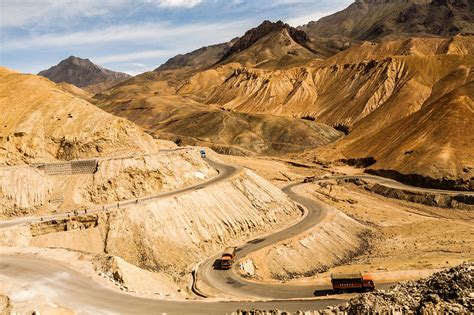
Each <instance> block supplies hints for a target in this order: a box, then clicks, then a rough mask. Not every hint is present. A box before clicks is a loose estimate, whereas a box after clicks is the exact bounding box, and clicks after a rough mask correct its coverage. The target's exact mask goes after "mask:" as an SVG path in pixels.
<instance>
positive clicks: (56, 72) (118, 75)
mask: <svg viewBox="0 0 474 315" xmlns="http://www.w3.org/2000/svg"><path fill="white" fill-rule="evenodd" d="M38 74H39V75H41V76H43V77H46V78H48V79H50V80H51V81H54V82H56V83H61V82H66V83H71V84H74V85H75V86H78V87H80V88H85V89H87V88H88V87H89V86H92V85H97V84H100V83H103V84H104V86H103V87H102V88H109V87H111V86H113V85H114V84H117V83H118V82H120V81H123V80H126V79H128V78H130V77H131V76H130V75H128V74H126V73H122V72H115V71H111V70H107V69H104V68H102V67H101V66H98V65H95V64H93V63H92V62H91V61H90V60H89V59H82V58H78V57H74V56H70V57H69V58H67V59H64V60H62V61H61V62H60V63H58V64H57V65H56V66H53V67H51V68H49V69H48V70H43V71H41V72H40V73H38ZM97 90H98V89H97V88H95V90H94V91H92V92H97Z"/></svg>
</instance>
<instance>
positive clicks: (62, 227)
mask: <svg viewBox="0 0 474 315" xmlns="http://www.w3.org/2000/svg"><path fill="white" fill-rule="evenodd" d="M300 215H301V211H300V210H299V209H298V208H297V207H296V205H295V204H294V203H293V202H292V201H291V200H290V199H289V198H288V197H287V196H286V195H285V194H284V193H283V192H282V191H281V190H280V189H278V188H276V187H275V186H273V185H271V184H270V183H268V182H267V181H265V180H263V179H262V178H260V177H259V176H257V175H255V174H254V173H252V172H250V171H244V172H242V173H241V174H239V175H236V176H235V177H234V178H232V179H231V180H229V181H226V182H222V183H218V184H215V185H213V186H211V187H206V188H202V189H199V190H196V191H194V192H192V193H188V194H184V195H181V196H177V197H174V198H166V199H159V200H153V201H149V202H143V203H139V204H136V205H131V206H129V207H128V208H123V209H119V210H116V211H109V212H108V213H106V212H102V213H100V214H91V215H84V216H80V217H74V218H70V219H65V220H56V221H51V222H39V223H36V224H33V225H32V226H31V229H30V233H31V236H30V240H29V245H31V246H36V247H51V248H53V247H54V248H68V249H72V250H77V251H84V252H91V253H96V254H108V255H113V256H118V257H120V258H123V259H124V260H125V261H126V262H128V263H131V264H133V265H135V266H137V267H140V268H142V269H146V270H148V271H152V272H155V273H157V274H159V275H163V276H165V278H166V277H167V278H169V279H172V280H170V281H173V282H174V283H180V285H182V287H185V286H186V285H187V284H188V283H187V280H189V279H187V277H189V274H190V271H191V269H192V268H193V267H194V265H195V264H196V263H198V262H199V261H200V260H202V259H204V258H206V257H209V256H211V255H212V254H214V253H215V252H217V251H220V250H221V249H222V248H224V247H226V246H228V245H237V244H239V243H241V242H243V241H245V240H247V239H249V238H252V237H255V236H257V235H260V234H264V233H268V232H270V231H272V230H274V229H278V228H282V227H284V226H286V225H287V224H288V222H293V221H295V220H297V218H298V217H299V216H300ZM22 232H24V231H22ZM12 233H15V235H17V234H18V233H19V231H18V230H15V229H14V230H13V231H12ZM6 236H8V235H6ZM6 238H7V237H6ZM8 239H10V240H11V242H9V244H8V245H23V246H24V245H25V244H24V243H25V242H24V241H25V239H22V240H21V241H22V243H21V244H15V243H14V238H13V237H9V238H8Z"/></svg>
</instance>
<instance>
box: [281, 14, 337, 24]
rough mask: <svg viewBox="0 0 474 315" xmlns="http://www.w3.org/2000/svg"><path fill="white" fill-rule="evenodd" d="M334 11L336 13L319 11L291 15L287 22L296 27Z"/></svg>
mask: <svg viewBox="0 0 474 315" xmlns="http://www.w3.org/2000/svg"><path fill="white" fill-rule="evenodd" d="M332 13H334V11H317V12H312V13H311V14H306V15H301V16H295V17H290V18H289V19H286V20H285V22H286V23H288V24H290V25H291V26H294V27H296V26H300V25H303V24H307V23H308V22H311V21H317V20H319V19H320V18H322V17H325V16H328V15H330V14H332Z"/></svg>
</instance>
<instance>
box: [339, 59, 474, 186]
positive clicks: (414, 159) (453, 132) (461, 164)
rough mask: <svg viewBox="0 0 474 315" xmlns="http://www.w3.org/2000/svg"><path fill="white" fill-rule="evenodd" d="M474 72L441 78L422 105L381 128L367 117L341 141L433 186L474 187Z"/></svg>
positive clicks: (385, 169) (381, 169)
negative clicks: (372, 124)
mask: <svg viewBox="0 0 474 315" xmlns="http://www.w3.org/2000/svg"><path fill="white" fill-rule="evenodd" d="M473 98H474V73H473V72H472V68H467V67H460V68H458V69H456V70H455V71H453V72H452V73H449V74H448V75H446V76H445V77H444V78H442V79H441V80H439V81H438V82H437V83H436V84H435V85H434V87H433V90H432V92H431V95H430V97H429V98H428V99H427V100H426V101H425V102H424V104H423V105H422V107H421V108H420V110H418V111H416V112H414V113H413V114H411V115H408V116H406V117H404V118H402V119H400V120H397V121H395V122H393V123H392V124H389V125H387V126H386V127H383V128H379V129H377V130H371V131H370V132H366V131H365V130H364V129H365V127H366V126H368V125H370V124H371V122H372V121H374V120H376V119H377V118H378V117H377V116H379V115H377V113H375V112H374V115H373V116H374V117H367V118H366V120H365V121H362V122H361V123H360V124H359V125H358V126H356V127H355V128H354V133H353V134H350V135H349V136H348V137H347V138H346V139H344V140H343V141H341V142H340V143H338V144H337V145H336V147H337V148H338V149H340V150H342V152H343V153H344V154H345V155H346V156H347V157H350V158H367V157H372V158H374V159H375V161H376V163H375V164H373V165H372V166H370V168H369V169H370V170H371V171H373V172H375V173H378V174H382V175H385V176H390V177H394V178H397V179H400V180H403V181H407V182H410V183H415V184H418V185H422V186H428V187H451V188H457V189H466V190H468V189H470V190H473V189H474V180H473V177H474V162H473V161H474V149H473V147H472V144H473V143H474V101H473Z"/></svg>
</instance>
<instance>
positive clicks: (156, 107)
mask: <svg viewBox="0 0 474 315" xmlns="http://www.w3.org/2000/svg"><path fill="white" fill-rule="evenodd" d="M281 32H283V33H285V32H286V33H285V34H286V35H288V34H290V35H288V36H290V37H291V38H292V41H290V42H289V46H288V47H292V45H299V46H298V47H303V48H304V47H305V46H304V45H303V46H301V43H303V42H304V41H306V40H307V38H306V37H305V36H304V35H303V34H304V33H301V32H300V31H299V32H296V31H291V29H288V28H287V27H285V26H284V25H283V24H279V23H273V24H269V23H268V22H267V23H263V24H262V25H260V26H259V27H257V28H255V29H252V30H250V31H249V32H247V33H246V34H245V35H244V36H242V37H241V38H240V39H239V40H237V41H236V42H235V43H234V45H236V46H235V47H234V46H232V47H234V48H232V47H231V48H228V49H229V50H228V53H227V54H225V55H224V56H223V57H222V59H221V60H220V62H219V63H218V64H216V65H213V66H211V67H210V68H209V69H202V70H197V69H196V68H193V70H192V71H191V70H189V69H190V68H189V67H188V66H183V67H182V68H175V69H172V68H171V69H169V68H166V69H167V70H166V71H165V70H159V69H157V70H156V71H154V72H150V73H146V74H143V75H140V76H138V77H137V78H134V79H133V80H130V81H128V82H126V83H123V84H120V85H118V86H116V87H114V88H112V89H110V90H108V91H104V92H103V93H102V94H100V95H96V96H95V97H94V100H93V101H94V103H95V104H96V105H98V106H99V107H100V108H102V109H105V110H106V111H108V112H111V113H113V114H115V115H119V116H122V117H125V118H128V119H131V120H132V121H134V122H136V123H137V124H139V125H141V126H143V127H145V128H146V129H147V130H149V131H150V132H151V133H152V134H153V136H155V137H157V138H164V139H167V140H173V141H177V142H178V143H184V144H200V145H207V146H210V147H213V148H215V149H217V150H218V151H219V152H223V153H228V154H234V155H245V154H246V155H251V154H255V153H256V154H260V155H276V154H278V155H285V154H289V153H290V154H295V153H301V154H302V156H303V157H304V158H305V159H306V161H309V162H314V161H319V162H321V161H322V162H334V161H339V160H343V161H347V160H360V159H364V160H366V161H367V163H368V164H372V165H370V169H371V170H372V171H373V172H374V173H377V174H382V175H383V176H389V177H392V178H395V179H397V180H401V181H404V182H406V183H409V184H413V185H419V186H425V187H437V188H451V189H459V190H470V189H472V188H471V178H472V176H473V175H472V171H471V170H472V169H473V168H474V166H473V165H472V163H471V161H472V160H473V158H474V157H473V155H472V150H470V146H469V143H471V142H472V141H473V139H472V135H473V134H474V132H473V130H472V126H473V125H474V123H473V121H472V117H474V115H472V95H473V87H472V82H473V77H472V71H471V69H472V66H473V65H474V60H473V58H472V51H473V48H472V47H474V45H473V36H472V35H460V34H457V35H455V36H452V37H449V38H439V37H436V38H426V37H425V38H424V37H409V38H402V39H396V40H389V39H387V40H384V41H381V42H364V43H361V44H357V45H353V46H352V47H350V48H348V49H347V50H344V51H342V52H339V53H337V54H335V52H333V53H328V54H325V55H324V56H319V57H316V56H312V57H308V58H306V57H304V54H302V53H298V56H299V57H301V58H302V59H299V60H300V61H298V62H299V64H298V65H296V64H294V63H293V61H288V62H286V61H282V60H286V59H281V58H282V57H281V56H282V54H283V53H282V51H284V49H287V48H288V47H287V46H285V44H283V43H280V41H279V40H276V39H275V36H277V37H278V36H280V35H278V34H282V33H281ZM286 35H285V36H286ZM269 38H271V39H269ZM308 40H309V39H308ZM308 43H309V42H308ZM313 44H315V42H311V45H313ZM308 45H309V44H308ZM262 47H265V49H263V48H262ZM278 47H280V48H281V49H283V50H282V51H280V50H278V49H277V48H278ZM308 47H309V46H308ZM275 49H277V50H275ZM304 49H306V48H304ZM259 51H265V52H274V51H278V53H272V54H270V53H269V54H268V55H265V56H260V55H258V53H257V52H259ZM283 55H284V54H283ZM193 56H194V55H193ZM299 57H298V58H299ZM189 58H191V59H192V56H189ZM195 58H199V54H197V55H195ZM259 60H260V61H259ZM188 62H189V61H188ZM185 64H187V63H185ZM191 68H192V67H191ZM173 73H174V74H175V75H173ZM150 110H152V112H153V113H154V114H153V115H148V114H147V115H144V114H143V113H144V112H145V111H146V112H147V113H149V112H150ZM165 112H168V113H169V114H167V115H165V114H164V113H165ZM314 123H316V124H314ZM290 124H291V126H296V128H293V127H291V128H290V127H287V126H290ZM324 125H327V126H324ZM330 127H333V128H335V129H337V130H340V131H342V132H344V133H346V134H347V135H346V137H345V138H344V139H342V140H340V141H337V142H336V144H334V145H325V146H324V147H322V148H321V145H324V144H327V143H328V142H329V141H334V140H335V139H337V138H336V137H335V136H334V135H335V131H333V130H332V129H330ZM242 128H243V129H244V131H243V130H242ZM280 129H282V132H281V133H275V132H274V131H275V130H280ZM400 130H403V132H397V131H400ZM303 139H310V141H307V142H306V143H307V145H304V141H302V140H303ZM387 139H388V141H387ZM309 148H316V150H310V149H309ZM440 148H442V149H440ZM365 166H369V165H365Z"/></svg>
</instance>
